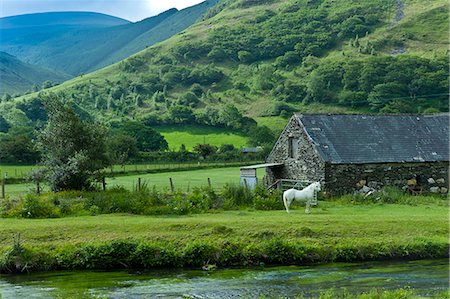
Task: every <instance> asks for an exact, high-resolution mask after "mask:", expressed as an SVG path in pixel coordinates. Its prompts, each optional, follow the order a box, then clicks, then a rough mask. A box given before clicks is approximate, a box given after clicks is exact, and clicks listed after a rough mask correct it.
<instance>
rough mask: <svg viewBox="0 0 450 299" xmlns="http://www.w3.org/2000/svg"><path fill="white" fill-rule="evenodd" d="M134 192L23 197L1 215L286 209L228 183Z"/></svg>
mask: <svg viewBox="0 0 450 299" xmlns="http://www.w3.org/2000/svg"><path fill="white" fill-rule="evenodd" d="M133 190H134V191H129V190H127V189H124V188H123V187H113V188H111V189H109V190H107V191H104V192H81V191H65V192H59V193H47V194H44V195H41V196H39V195H36V194H27V195H25V196H24V197H20V198H15V199H5V200H2V201H1V202H0V216H2V217H21V218H55V217H64V216H73V215H97V214H111V213H131V214H138V215H166V214H178V215H184V214H191V213H204V212H207V211H209V210H211V209H222V208H223V209H227V210H233V209H239V208H244V207H251V208H255V209H260V210H275V209H283V205H282V203H281V196H280V194H278V193H270V192H268V191H267V190H266V189H265V188H264V187H262V186H258V187H257V188H256V189H255V190H250V189H249V188H246V187H244V186H240V185H232V184H227V185H225V187H224V188H223V190H222V191H221V192H219V193H218V192H216V191H214V190H213V189H212V188H209V187H194V188H193V189H192V191H190V192H178V191H177V192H163V191H158V190H157V189H156V188H155V187H153V188H150V186H149V184H148V183H147V182H145V181H143V182H142V183H141V185H140V187H138V186H134V188H133Z"/></svg>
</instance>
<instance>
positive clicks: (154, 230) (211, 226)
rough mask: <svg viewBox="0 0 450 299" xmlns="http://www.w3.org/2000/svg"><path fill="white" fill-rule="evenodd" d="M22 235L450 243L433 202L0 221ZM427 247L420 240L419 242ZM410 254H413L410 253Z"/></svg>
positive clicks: (7, 234) (28, 241)
mask: <svg viewBox="0 0 450 299" xmlns="http://www.w3.org/2000/svg"><path fill="white" fill-rule="evenodd" d="M18 233H20V235H21V240H22V242H23V244H24V245H33V246H35V245H36V246H53V245H58V246H59V245H64V244H77V243H98V242H103V241H112V240H142V241H158V242H161V243H174V244H179V245H183V246H184V245H185V244H189V243H192V242H214V243H217V242H219V243H220V242H236V243H243V244H256V243H258V242H263V241H265V240H270V239H273V238H279V239H283V240H286V241H289V242H300V243H303V244H307V245H308V246H314V245H317V246H325V247H326V246H330V247H335V246H350V247H351V246H360V247H361V248H362V250H364V246H366V245H367V244H380V246H381V247H380V248H383V246H393V245H400V244H404V245H405V246H406V245H409V244H422V243H427V242H436V243H440V244H448V208H447V207H445V206H435V205H418V206H407V205H394V204H389V205H373V204H372V205H351V204H342V203H336V202H322V201H320V202H319V205H318V207H317V208H313V209H312V210H311V214H309V215H307V214H305V212H304V208H303V207H298V208H297V209H294V210H293V211H292V212H291V213H290V214H287V213H286V211H282V210H280V211H254V210H250V209H248V210H240V211H220V212H214V213H207V214H194V215H187V216H173V215H172V216H138V215H125V214H109V215H98V216H80V217H65V218H56V219H33V220H31V219H12V218H2V219H0V244H2V246H9V245H12V243H13V237H14V236H15V235H16V234H18ZM424 246H425V245H424ZM411 254H413V253H411Z"/></svg>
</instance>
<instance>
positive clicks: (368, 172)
mask: <svg viewBox="0 0 450 299" xmlns="http://www.w3.org/2000/svg"><path fill="white" fill-rule="evenodd" d="M414 184H416V187H418V186H420V187H421V188H422V189H423V190H424V191H431V192H433V193H443V194H446V193H448V190H449V164H448V162H434V163H425V162H421V163H386V164H384V163H383V164H342V165H339V164H328V163H327V165H326V166H325V188H326V190H327V191H329V192H331V193H333V194H344V193H352V192H355V191H357V190H360V189H361V188H363V187H364V186H367V187H369V188H373V189H376V190H378V189H380V188H382V187H384V186H395V187H399V188H402V189H404V190H407V189H408V185H409V186H410V187H411V188H414V186H413V185H414Z"/></svg>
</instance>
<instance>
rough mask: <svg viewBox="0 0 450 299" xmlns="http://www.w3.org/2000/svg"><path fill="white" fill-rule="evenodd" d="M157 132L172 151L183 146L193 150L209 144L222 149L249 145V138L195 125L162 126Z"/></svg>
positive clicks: (157, 128)
mask: <svg viewBox="0 0 450 299" xmlns="http://www.w3.org/2000/svg"><path fill="white" fill-rule="evenodd" d="M154 129H155V130H157V131H158V132H160V133H161V135H163V136H164V138H166V140H167V143H169V148H170V149H171V150H178V149H179V148H180V146H181V145H182V144H184V145H185V146H186V148H187V149H188V150H192V148H193V147H194V146H196V145H197V144H203V143H209V144H212V145H215V146H218V147H220V146H221V145H222V144H233V145H234V146H235V147H237V148H240V147H242V146H245V145H246V144H247V140H248V138H247V137H245V136H243V135H240V134H238V133H236V132H231V131H230V130H226V129H221V128H212V127H203V126H195V125H183V126H160V127H155V128H154Z"/></svg>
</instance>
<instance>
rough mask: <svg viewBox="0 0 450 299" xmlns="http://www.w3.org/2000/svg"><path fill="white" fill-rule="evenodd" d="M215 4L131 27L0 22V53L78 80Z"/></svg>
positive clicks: (85, 20) (105, 20) (45, 18)
mask: <svg viewBox="0 0 450 299" xmlns="http://www.w3.org/2000/svg"><path fill="white" fill-rule="evenodd" d="M214 4H215V1H214V0H210V1H206V2H204V3H202V4H199V5H196V6H194V7H190V8H187V9H184V10H182V11H177V10H176V9H170V10H168V11H166V12H163V13H161V14H159V15H157V16H154V17H151V18H147V19H144V20H142V21H140V22H136V23H130V22H128V21H125V20H122V19H118V18H114V17H111V16H106V15H101V14H94V13H77V12H73V13H48V14H36V15H34V14H32V15H25V16H17V17H9V18H3V19H0V24H5V27H0V28H2V29H1V30H0V34H1V35H2V43H1V45H0V50H2V51H5V52H8V53H11V54H13V55H15V56H17V57H18V58H20V59H22V60H23V61H27V62H29V63H33V64H38V65H42V66H45V67H48V68H51V69H56V70H60V71H63V72H66V73H69V74H72V75H79V74H80V73H85V72H89V71H93V70H96V69H99V68H101V67H104V66H107V65H109V64H112V63H114V62H117V61H119V60H121V59H124V58H126V57H128V56H130V55H132V54H134V53H136V52H139V51H140V50H143V49H145V48H146V47H148V46H151V45H153V44H155V43H157V42H160V41H162V40H165V39H167V38H169V37H171V36H172V35H174V34H176V33H178V32H179V31H181V30H183V29H185V28H186V27H188V26H190V25H192V24H193V23H194V22H195V21H196V20H197V19H198V18H199V17H200V16H201V15H202V14H203V13H204V12H205V11H206V10H207V9H208V8H209V7H211V6H212V5H214ZM96 17H97V18H98V19H96ZM74 61H76V63H74Z"/></svg>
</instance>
